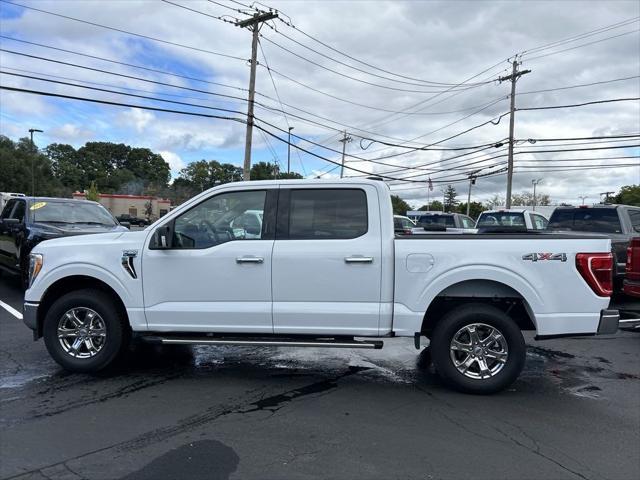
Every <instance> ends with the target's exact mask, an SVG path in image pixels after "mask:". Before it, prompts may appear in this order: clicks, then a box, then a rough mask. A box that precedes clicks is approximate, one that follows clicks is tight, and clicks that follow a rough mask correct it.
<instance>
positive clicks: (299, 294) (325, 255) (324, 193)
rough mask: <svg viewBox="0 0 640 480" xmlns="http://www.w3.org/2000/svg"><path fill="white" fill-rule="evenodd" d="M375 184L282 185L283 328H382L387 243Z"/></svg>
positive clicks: (277, 319) (279, 312) (276, 310)
mask: <svg viewBox="0 0 640 480" xmlns="http://www.w3.org/2000/svg"><path fill="white" fill-rule="evenodd" d="M378 202H379V200H378V193H377V191H376V190H375V188H374V187H372V186H369V185H360V186H358V187H357V188H355V187H354V188H344V187H343V188H328V187H325V186H318V187H316V188H313V187H305V188H300V189H296V188H291V189H281V191H280V197H279V202H278V220H277V230H276V242H275V245H274V250H273V260H272V261H273V266H272V270H273V275H272V278H273V322H274V331H275V333H280V334H285V333H295V334H320V335H322V334H331V335H336V334H342V335H360V336H365V335H377V334H378V327H379V326H378V323H379V319H380V296H381V272H382V268H381V265H382V262H381V260H382V259H381V254H382V242H381V233H380V228H381V226H380V211H379V208H378Z"/></svg>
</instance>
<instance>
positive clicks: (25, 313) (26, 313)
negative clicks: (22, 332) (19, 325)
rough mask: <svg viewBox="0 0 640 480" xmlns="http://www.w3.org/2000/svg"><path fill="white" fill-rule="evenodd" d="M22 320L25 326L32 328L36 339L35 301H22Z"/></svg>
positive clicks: (36, 309) (36, 312) (36, 316)
mask: <svg viewBox="0 0 640 480" xmlns="http://www.w3.org/2000/svg"><path fill="white" fill-rule="evenodd" d="M22 321H23V322H24V324H25V325H26V326H27V327H29V328H30V329H31V330H33V338H34V340H37V339H38V337H39V332H38V304H37V303H31V302H24V305H23V306H22Z"/></svg>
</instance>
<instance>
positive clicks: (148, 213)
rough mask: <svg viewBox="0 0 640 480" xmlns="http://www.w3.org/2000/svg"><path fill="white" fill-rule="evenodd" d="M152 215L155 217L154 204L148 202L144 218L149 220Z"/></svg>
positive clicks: (145, 205) (145, 206)
mask: <svg viewBox="0 0 640 480" xmlns="http://www.w3.org/2000/svg"><path fill="white" fill-rule="evenodd" d="M151 215H153V204H152V203H151V200H147V202H145V204H144V216H145V217H146V218H147V219H149V217H151Z"/></svg>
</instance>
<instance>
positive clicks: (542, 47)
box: [521, 17, 640, 55]
mask: <svg viewBox="0 0 640 480" xmlns="http://www.w3.org/2000/svg"><path fill="white" fill-rule="evenodd" d="M638 19H640V17H633V18H628V19H626V20H622V21H620V22H617V23H613V24H610V25H605V26H603V27H600V28H597V29H595V30H589V31H588V32H583V33H580V34H577V35H572V36H570V37H566V38H564V39H561V40H556V41H555V42H551V43H547V44H544V45H539V46H537V47H533V48H529V49H527V50H523V51H522V52H521V53H522V55H528V54H529V53H535V52H536V51H541V50H547V49H549V48H552V47H555V46H558V45H560V44H565V43H571V42H575V41H578V40H582V39H583V38H587V37H591V36H594V35H598V34H600V33H604V32H607V31H609V30H614V29H616V28H620V27H624V26H627V25H629V24H631V23H635V22H637V21H638Z"/></svg>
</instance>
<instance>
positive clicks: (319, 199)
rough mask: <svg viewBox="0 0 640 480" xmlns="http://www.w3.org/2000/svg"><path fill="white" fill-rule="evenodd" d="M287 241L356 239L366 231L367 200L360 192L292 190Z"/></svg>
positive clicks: (352, 190)
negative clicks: (288, 239)
mask: <svg viewBox="0 0 640 480" xmlns="http://www.w3.org/2000/svg"><path fill="white" fill-rule="evenodd" d="M289 201H290V204H289V238H290V239H292V240H331V239H350V238H357V237H360V236H362V235H364V234H365V233H367V229H368V216H367V196H366V194H365V192H364V190H359V189H308V190H291V196H290V200H289Z"/></svg>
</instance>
